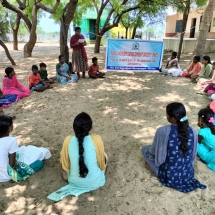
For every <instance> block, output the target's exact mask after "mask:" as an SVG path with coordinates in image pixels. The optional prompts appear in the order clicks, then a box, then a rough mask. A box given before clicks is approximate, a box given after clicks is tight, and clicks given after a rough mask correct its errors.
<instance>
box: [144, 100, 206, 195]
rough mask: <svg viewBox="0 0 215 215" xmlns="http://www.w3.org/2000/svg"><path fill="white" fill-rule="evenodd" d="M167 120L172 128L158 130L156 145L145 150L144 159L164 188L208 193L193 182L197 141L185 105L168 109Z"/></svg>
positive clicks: (198, 183)
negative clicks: (201, 190) (200, 190)
mask: <svg viewBox="0 0 215 215" xmlns="http://www.w3.org/2000/svg"><path fill="white" fill-rule="evenodd" d="M166 117H167V121H168V122H169V123H170V124H171V125H167V126H163V127H160V128H158V129H157V131H156V134H155V138H154V142H153V144H152V145H150V146H143V147H142V153H143V156H144V158H145V159H146V161H147V163H148V165H149V166H150V167H151V169H152V171H153V172H154V174H155V175H156V176H157V177H158V179H159V181H160V182H161V183H162V184H163V185H164V186H166V187H170V188H174V189H176V190H178V191H181V192H185V193H186V192H190V191H193V190H195V189H197V188H200V189H205V188H206V186H205V185H203V184H201V183H200V182H199V181H197V180H196V179H195V178H194V167H193V163H194V161H195V158H196V153H197V143H198V138H197V133H196V131H195V130H194V129H193V128H192V127H190V126H189V123H188V120H187V117H186V110H185V107H184V105H183V104H181V103H178V102H174V103H171V104H169V105H167V107H166Z"/></svg>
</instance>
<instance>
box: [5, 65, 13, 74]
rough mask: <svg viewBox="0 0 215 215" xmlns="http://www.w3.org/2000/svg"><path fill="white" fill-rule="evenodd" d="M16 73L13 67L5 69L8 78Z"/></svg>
mask: <svg viewBox="0 0 215 215" xmlns="http://www.w3.org/2000/svg"><path fill="white" fill-rule="evenodd" d="M13 71H14V69H13V67H7V68H6V69H5V73H6V76H9V75H10V74H11V73H12V72H13Z"/></svg>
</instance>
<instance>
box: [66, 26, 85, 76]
mask: <svg viewBox="0 0 215 215" xmlns="http://www.w3.org/2000/svg"><path fill="white" fill-rule="evenodd" d="M86 45H87V43H86V41H85V40H84V36H83V35H82V34H81V28H80V27H76V28H75V35H73V36H72V37H71V40H70V47H71V48H72V49H73V53H72V69H73V72H77V75H78V78H80V72H82V74H83V76H82V77H83V78H85V72H86V71H87V70H88V63H87V61H88V59H87V53H86V50H85V48H84V46H86Z"/></svg>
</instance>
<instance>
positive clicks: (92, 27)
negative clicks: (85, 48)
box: [89, 19, 96, 40]
mask: <svg viewBox="0 0 215 215" xmlns="http://www.w3.org/2000/svg"><path fill="white" fill-rule="evenodd" d="M89 37H90V40H95V39H96V20H95V19H89Z"/></svg>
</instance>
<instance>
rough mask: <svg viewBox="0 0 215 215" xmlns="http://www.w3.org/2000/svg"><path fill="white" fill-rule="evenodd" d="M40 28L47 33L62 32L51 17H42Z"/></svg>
mask: <svg viewBox="0 0 215 215" xmlns="http://www.w3.org/2000/svg"><path fill="white" fill-rule="evenodd" d="M39 26H40V27H41V28H42V29H43V30H44V31H45V32H47V33H48V32H56V31H58V32H60V26H59V25H58V24H55V23H54V20H53V19H50V18H49V17H42V19H41V20H40V24H39Z"/></svg>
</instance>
